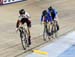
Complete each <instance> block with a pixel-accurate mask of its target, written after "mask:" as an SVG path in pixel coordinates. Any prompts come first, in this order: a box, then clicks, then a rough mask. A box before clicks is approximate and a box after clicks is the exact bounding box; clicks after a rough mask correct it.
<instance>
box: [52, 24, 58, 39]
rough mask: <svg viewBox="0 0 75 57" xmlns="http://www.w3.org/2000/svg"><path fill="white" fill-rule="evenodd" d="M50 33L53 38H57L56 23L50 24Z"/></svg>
mask: <svg viewBox="0 0 75 57" xmlns="http://www.w3.org/2000/svg"><path fill="white" fill-rule="evenodd" d="M51 33H52V35H53V36H52V37H53V38H57V28H56V24H53V25H52V29H51Z"/></svg>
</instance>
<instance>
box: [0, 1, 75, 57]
mask: <svg viewBox="0 0 75 57" xmlns="http://www.w3.org/2000/svg"><path fill="white" fill-rule="evenodd" d="M49 5H52V6H53V7H55V8H56V9H57V10H58V13H59V25H60V31H59V34H58V35H59V36H61V35H64V34H66V33H68V32H70V31H73V30H75V0H27V1H24V2H19V3H14V4H9V5H4V6H0V57H19V56H20V57H23V56H21V55H22V54H24V53H25V52H29V51H30V50H31V49H34V48H36V47H39V46H40V45H43V44H45V42H44V41H43V40H42V31H43V30H42V29H43V27H42V25H40V15H41V12H42V10H43V9H47V8H48V7H49ZM21 8H24V9H25V10H26V11H28V12H29V13H30V15H31V20H32V28H31V35H32V45H31V47H30V48H28V49H27V50H26V51H25V50H23V49H22V46H21V43H20V37H19V33H16V28H15V27H16V26H15V25H16V20H17V19H18V10H19V9H21ZM57 39H58V38H57ZM53 41H55V40H51V41H50V43H51V42H53ZM37 43H38V44H37ZM28 50H29V51H28ZM24 57H25V56H24Z"/></svg>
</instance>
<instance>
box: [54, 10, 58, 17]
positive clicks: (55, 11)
mask: <svg viewBox="0 0 75 57" xmlns="http://www.w3.org/2000/svg"><path fill="white" fill-rule="evenodd" d="M54 13H55V17H56V16H57V14H58V12H57V10H56V9H54Z"/></svg>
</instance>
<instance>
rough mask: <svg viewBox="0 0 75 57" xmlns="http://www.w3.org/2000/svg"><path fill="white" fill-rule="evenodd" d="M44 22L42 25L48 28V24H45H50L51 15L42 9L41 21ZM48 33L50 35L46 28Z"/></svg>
mask: <svg viewBox="0 0 75 57" xmlns="http://www.w3.org/2000/svg"><path fill="white" fill-rule="evenodd" d="M42 22H43V23H44V27H48V29H50V25H49V26H48V25H47V24H49V23H50V24H52V17H51V16H50V14H49V13H48V12H47V10H43V12H42V15H41V23H42ZM46 32H47V33H48V35H49V36H50V32H49V31H48V30H47V31H46Z"/></svg>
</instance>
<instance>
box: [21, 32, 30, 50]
mask: <svg viewBox="0 0 75 57" xmlns="http://www.w3.org/2000/svg"><path fill="white" fill-rule="evenodd" d="M20 37H21V43H22V47H23V49H24V50H25V49H26V48H27V47H29V44H28V34H27V32H26V31H20Z"/></svg>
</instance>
